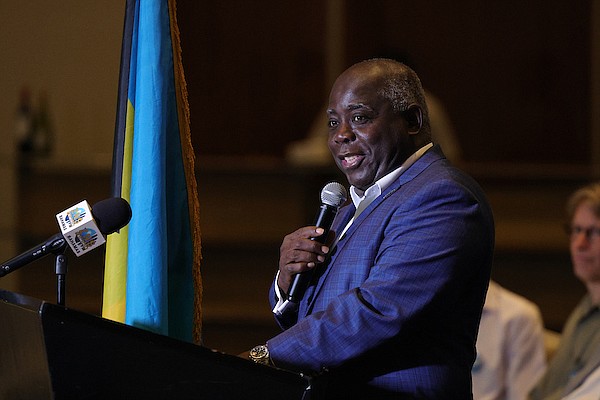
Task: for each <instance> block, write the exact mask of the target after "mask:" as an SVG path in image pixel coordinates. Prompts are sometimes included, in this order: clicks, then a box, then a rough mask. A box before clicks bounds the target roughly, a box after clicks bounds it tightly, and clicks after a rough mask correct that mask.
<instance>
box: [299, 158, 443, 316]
mask: <svg viewBox="0 0 600 400" xmlns="http://www.w3.org/2000/svg"><path fill="white" fill-rule="evenodd" d="M440 158H444V155H443V153H442V152H441V149H440V148H439V146H434V147H433V148H431V149H430V150H429V151H427V152H426V153H425V154H423V156H421V158H419V159H418V160H417V161H416V162H415V163H414V164H413V165H412V166H411V167H410V168H408V169H407V170H406V171H405V172H404V173H403V174H402V175H400V176H399V177H398V179H396V180H395V181H394V182H392V184H391V185H390V186H389V187H388V188H387V189H386V190H384V192H383V193H382V194H381V195H380V196H379V197H377V198H376V199H375V200H373V202H372V203H371V204H369V206H368V207H367V208H366V209H365V210H364V211H363V212H362V213H360V215H359V216H358V218H356V220H355V221H354V222H352V225H351V226H350V227H349V228H348V230H347V231H346V233H344V236H343V237H341V238H340V239H339V240H338V242H337V244H336V246H335V248H333V249H332V254H330V257H329V258H328V260H327V262H326V263H324V264H323V265H322V266H321V267H324V268H323V269H322V270H319V271H315V272H316V274H315V276H314V277H313V279H318V280H317V285H311V286H309V288H308V289H307V291H306V293H305V298H306V299H307V302H306V304H307V305H306V308H305V309H304V310H302V309H300V310H299V315H300V316H306V315H308V314H310V313H311V312H312V309H313V307H314V304H315V299H316V298H317V297H318V294H319V292H320V291H321V289H322V287H323V283H324V282H325V280H326V279H327V275H329V272H330V271H331V266H332V265H333V264H334V263H335V260H336V258H337V255H338V254H339V252H341V251H342V250H343V249H344V247H345V246H346V244H347V243H348V241H349V238H350V237H351V236H352V235H353V234H354V232H355V231H356V230H357V229H358V227H359V226H360V225H361V224H362V223H363V222H364V221H365V219H366V218H368V217H369V215H370V214H371V213H372V212H373V211H374V210H375V209H376V208H377V207H378V206H379V205H380V204H381V203H383V202H384V201H385V200H387V199H388V198H389V197H390V196H392V195H393V194H394V193H396V192H397V191H398V190H399V189H400V188H401V187H402V185H404V184H405V183H406V182H409V181H411V180H412V179H413V178H414V177H416V176H417V175H419V174H420V173H421V172H422V171H423V170H424V169H426V168H427V167H428V166H429V165H430V164H431V163H432V162H434V161H437V160H439V159H440ZM355 210H356V209H355V208H354V207H353V206H352V205H350V206H348V207H345V209H344V210H343V211H344V213H343V214H342V213H341V211H340V214H341V215H340V218H339V220H340V222H339V223H335V225H336V228H337V230H336V232H338V231H341V230H343V229H344V227H345V226H346V225H347V224H348V222H349V221H350V219H351V218H352V216H353V215H354V212H355ZM336 222H337V220H336Z"/></svg>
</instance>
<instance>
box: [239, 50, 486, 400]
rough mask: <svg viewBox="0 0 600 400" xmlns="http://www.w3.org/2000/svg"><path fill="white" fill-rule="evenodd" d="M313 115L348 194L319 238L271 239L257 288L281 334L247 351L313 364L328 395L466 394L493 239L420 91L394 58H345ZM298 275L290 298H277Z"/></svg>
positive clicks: (285, 364)
mask: <svg viewBox="0 0 600 400" xmlns="http://www.w3.org/2000/svg"><path fill="white" fill-rule="evenodd" d="M327 114H328V121H329V122H328V127H329V139H328V146H329V149H330V151H331V154H332V155H333V158H334V160H335V162H336V163H337V165H338V167H339V168H340V170H341V171H342V172H343V173H344V174H345V175H346V177H347V179H348V182H349V183H350V185H351V186H350V197H351V199H352V202H351V203H350V204H348V205H346V206H343V207H342V208H341V209H340V210H339V212H338V213H337V215H336V217H335V220H334V221H333V224H332V226H331V231H330V235H329V238H328V240H327V241H324V243H321V241H319V240H313V239H315V238H318V237H319V236H321V235H322V234H323V232H324V229H323V228H321V227H317V226H307V227H303V228H300V229H298V230H296V231H295V232H293V233H291V234H289V235H287V236H286V237H285V238H284V240H283V243H282V245H281V248H280V259H279V271H278V273H277V277H276V279H275V281H274V283H273V286H272V288H271V293H270V299H271V303H272V306H273V308H274V312H275V317H276V319H277V321H278V323H279V325H280V326H281V327H282V328H283V332H282V333H280V334H279V335H277V336H275V337H273V338H271V339H270V340H268V341H267V343H266V344H264V345H261V346H257V347H256V348H254V349H252V350H251V351H250V357H251V358H252V359H253V360H255V361H257V362H264V363H271V364H272V365H275V366H277V367H281V368H286V369H292V370H296V371H302V372H304V373H323V378H324V379H326V381H327V382H328V386H327V392H328V393H329V394H331V395H332V397H336V398H341V399H351V398H364V399H381V398H388V397H389V398H395V399H398V398H400V399H403V398H410V399H412V398H418V399H421V398H422V399H444V400H448V399H461V400H462V399H470V398H472V394H471V367H472V365H473V362H474V359H475V339H476V336H477V329H478V325H479V319H480V316H481V310H482V306H483V303H484V298H485V293H486V289H487V285H488V281H489V278H490V269H491V263H492V253H493V247H494V222H493V217H492V212H491V210H490V207H489V205H488V203H487V201H486V199H485V196H484V194H483V193H482V190H481V189H480V187H479V186H478V185H477V183H476V182H475V181H474V180H472V179H471V178H470V177H468V176H467V175H465V174H464V173H463V172H461V171H459V170H458V169H455V168H454V167H452V166H451V165H450V163H449V162H448V161H447V160H446V158H445V157H444V155H443V153H442V150H441V149H440V148H439V146H436V145H434V144H433V143H432V142H431V132H430V126H429V119H428V112H427V106H426V104H425V98H424V94H423V88H422V86H421V83H420V81H419V78H418V77H417V75H416V74H415V73H414V71H412V70H411V69H410V68H408V67H407V66H405V65H404V64H401V63H398V62H396V61H392V60H386V59H374V60H368V61H363V62H361V63H358V64H355V65H354V66H352V67H350V68H349V69H348V70H346V71H345V72H344V73H342V74H341V75H340V77H338V79H337V80H336V82H335V83H334V85H333V88H332V90H331V94H330V98H329V106H328V110H327ZM307 273H309V274H310V280H309V281H308V283H307V287H306V290H305V292H304V293H303V296H302V298H301V299H300V300H299V301H297V302H296V303H290V302H289V301H288V302H287V304H285V305H284V303H286V300H288V290H289V288H290V285H291V284H292V282H293V281H294V279H295V277H296V275H297V274H307ZM328 398H329V397H328Z"/></svg>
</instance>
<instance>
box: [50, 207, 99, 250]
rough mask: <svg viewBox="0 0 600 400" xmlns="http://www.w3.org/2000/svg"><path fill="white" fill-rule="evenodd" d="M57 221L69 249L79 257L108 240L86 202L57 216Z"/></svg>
mask: <svg viewBox="0 0 600 400" xmlns="http://www.w3.org/2000/svg"><path fill="white" fill-rule="evenodd" d="M56 220H57V221H58V225H59V226H60V230H61V232H62V234H63V236H64V238H65V239H66V240H67V243H68V244H69V247H71V250H73V253H75V255H76V256H77V257H79V256H81V255H83V254H85V253H87V252H88V251H90V250H92V249H95V248H96V247H98V246H100V245H102V244H104V243H106V239H105V238H104V236H103V235H102V234H101V232H100V229H99V228H98V226H97V225H96V221H94V216H93V214H92V209H91V207H90V205H89V204H88V202H87V201H85V200H83V201H81V202H79V203H78V204H75V205H74V206H72V207H69V208H68V209H66V210H65V211H63V212H60V213H58V214H56Z"/></svg>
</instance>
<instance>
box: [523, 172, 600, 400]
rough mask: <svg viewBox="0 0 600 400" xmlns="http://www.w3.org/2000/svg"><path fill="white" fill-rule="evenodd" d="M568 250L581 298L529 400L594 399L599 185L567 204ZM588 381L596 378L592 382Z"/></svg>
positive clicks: (598, 391)
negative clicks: (580, 285) (585, 391)
mask: <svg viewBox="0 0 600 400" xmlns="http://www.w3.org/2000/svg"><path fill="white" fill-rule="evenodd" d="M567 217H568V221H569V223H568V225H567V232H568V234H569V250H570V253H571V262H572V264H573V273H574V274H575V276H576V277H577V279H579V280H580V281H581V282H582V283H583V284H584V285H585V287H586V290H587V293H586V294H585V296H584V297H583V299H581V301H580V302H579V304H578V305H577V306H576V307H575V309H574V310H573V311H572V312H571V314H570V315H569V318H568V319H567V322H566V324H565V327H564V329H563V332H562V337H561V341H560V343H559V346H558V349H557V350H556V354H555V355H554V357H553V358H552V360H551V362H550V364H549V365H548V369H547V371H546V373H545V374H544V376H543V377H542V379H541V380H540V381H539V382H538V383H537V384H536V386H535V388H534V389H533V391H532V392H531V394H530V398H531V399H532V400H554V399H563V398H569V399H575V398H578V399H584V398H585V399H590V398H591V399H600V386H599V387H597V388H595V389H591V391H590V392H588V393H593V394H592V395H591V396H592V397H590V396H587V397H574V396H575V395H576V394H577V392H579V393H581V392H582V391H583V389H584V386H586V385H593V384H594V382H595V384H596V385H598V384H599V383H600V379H598V377H597V375H598V369H599V368H600V308H599V305H600V182H596V183H592V184H589V185H588V186H585V187H583V188H581V189H579V190H577V191H576V192H575V193H573V194H572V195H571V197H570V198H569V200H568V202H567ZM594 376H596V379H595V380H594Z"/></svg>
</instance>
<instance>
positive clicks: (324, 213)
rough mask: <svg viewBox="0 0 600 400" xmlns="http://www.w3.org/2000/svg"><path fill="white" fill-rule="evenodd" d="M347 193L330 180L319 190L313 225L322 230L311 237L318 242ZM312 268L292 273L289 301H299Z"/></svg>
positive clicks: (323, 236) (326, 230)
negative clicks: (317, 234)
mask: <svg viewBox="0 0 600 400" xmlns="http://www.w3.org/2000/svg"><path fill="white" fill-rule="evenodd" d="M347 197H348V195H347V192H346V188H345V187H343V186H342V185H341V184H339V183H337V182H330V183H328V184H327V185H325V187H324V188H323V190H322V191H321V206H320V207H319V212H318V213H317V217H316V218H315V223H314V225H315V226H317V227H319V228H323V230H324V232H323V234H322V235H321V236H318V237H315V238H312V239H311V240H316V241H318V242H319V243H325V240H326V239H327V235H328V234H329V230H330V229H331V225H332V224H333V220H334V219H335V216H336V215H337V212H338V210H339V208H340V206H341V205H342V204H344V202H345V201H346V199H347ZM313 272H314V268H313V269H311V270H308V271H304V272H302V273H299V274H296V275H294V279H293V280H292V283H291V284H290V287H289V289H288V297H287V300H288V301H289V302H291V303H295V304H297V303H299V302H300V300H302V297H303V296H304V292H305V291H306V289H307V288H308V285H309V284H310V280H311V279H312V276H313Z"/></svg>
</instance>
